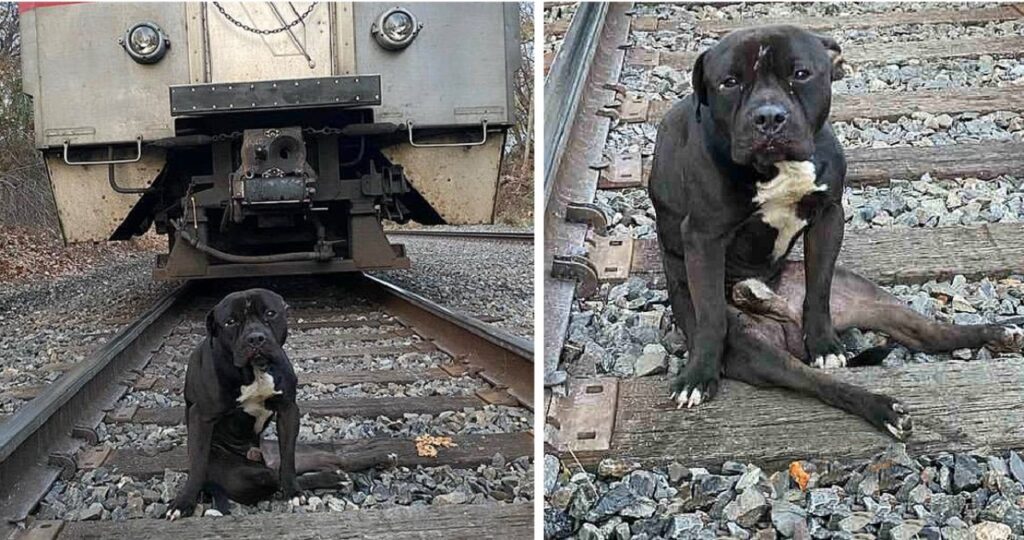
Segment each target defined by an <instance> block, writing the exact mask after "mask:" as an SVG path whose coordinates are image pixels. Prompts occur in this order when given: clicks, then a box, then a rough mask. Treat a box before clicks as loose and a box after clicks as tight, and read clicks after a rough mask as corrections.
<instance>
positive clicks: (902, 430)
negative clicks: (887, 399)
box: [885, 402, 913, 441]
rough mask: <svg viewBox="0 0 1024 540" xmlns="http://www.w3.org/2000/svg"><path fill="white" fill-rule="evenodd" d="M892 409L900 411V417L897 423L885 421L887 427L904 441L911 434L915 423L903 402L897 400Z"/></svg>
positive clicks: (894, 435)
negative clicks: (912, 421)
mask: <svg viewBox="0 0 1024 540" xmlns="http://www.w3.org/2000/svg"><path fill="white" fill-rule="evenodd" d="M892 410H893V411H895V412H897V413H899V415H900V417H899V418H898V419H896V425H893V424H890V423H889V422H885V429H887V430H889V433H892V436H893V437H896V438H897V439H899V440H901V441H903V440H906V439H907V437H909V436H910V433H911V431H912V430H913V424H912V423H911V421H910V415H909V414H908V413H907V408H906V407H904V406H903V404H902V403H899V402H896V403H893V404H892Z"/></svg>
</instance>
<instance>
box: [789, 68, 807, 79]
mask: <svg viewBox="0 0 1024 540" xmlns="http://www.w3.org/2000/svg"><path fill="white" fill-rule="evenodd" d="M793 78H794V79H796V80H798V81H806V80H807V79H809V78H811V72H810V70H806V69H798V70H796V72H794V73H793Z"/></svg>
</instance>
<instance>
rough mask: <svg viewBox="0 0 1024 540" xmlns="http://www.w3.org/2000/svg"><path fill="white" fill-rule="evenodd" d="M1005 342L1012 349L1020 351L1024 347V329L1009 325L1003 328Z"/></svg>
mask: <svg viewBox="0 0 1024 540" xmlns="http://www.w3.org/2000/svg"><path fill="white" fill-rule="evenodd" d="M1003 336H1004V337H1003V342H1004V343H1006V345H1007V346H1008V347H1009V348H1010V349H1012V350H1020V349H1021V348H1022V347H1024V328H1021V327H1019V326H1017V325H1016V324H1011V325H1008V326H1007V327H1005V328H1003Z"/></svg>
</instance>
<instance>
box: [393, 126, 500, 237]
mask: <svg viewBox="0 0 1024 540" xmlns="http://www.w3.org/2000/svg"><path fill="white" fill-rule="evenodd" d="M503 147H504V137H502V136H495V135H494V134H491V137H490V138H489V139H488V141H487V143H486V144H484V145H482V146H472V147H455V148H414V147H412V146H410V145H408V144H401V145H395V146H389V147H387V148H383V149H382V150H381V152H382V153H383V154H384V156H385V157H387V158H388V159H389V160H391V161H392V163H399V164H401V165H402V166H403V167H404V168H405V175H406V177H407V178H408V179H409V183H410V184H412V186H413V187H414V188H416V191H418V192H419V193H420V195H422V196H423V198H424V199H426V201H427V202H428V203H430V206H431V207H433V208H434V210H436V211H437V213H438V214H440V216H441V217H442V218H444V220H445V221H446V222H448V223H450V224H452V225H473V224H481V223H491V222H492V221H493V220H494V201H495V197H496V196H497V192H498V170H499V167H500V166H501V153H502V150H503Z"/></svg>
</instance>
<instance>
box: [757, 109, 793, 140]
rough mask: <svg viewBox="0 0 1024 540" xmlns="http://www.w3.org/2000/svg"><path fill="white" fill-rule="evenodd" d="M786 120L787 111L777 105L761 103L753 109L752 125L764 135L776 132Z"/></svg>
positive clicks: (787, 116) (787, 118) (787, 117)
mask: <svg viewBox="0 0 1024 540" xmlns="http://www.w3.org/2000/svg"><path fill="white" fill-rule="evenodd" d="M786 120H789V111H787V110H786V109H784V108H782V107H781V106H779V105H771V104H769V105H761V106H760V107H758V108H756V109H754V126H755V127H756V128H757V130H758V131H760V132H761V133H764V134H765V135H774V134H776V133H778V132H779V131H780V130H782V126H784V125H786Z"/></svg>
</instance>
